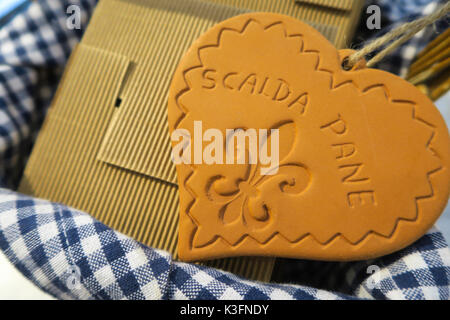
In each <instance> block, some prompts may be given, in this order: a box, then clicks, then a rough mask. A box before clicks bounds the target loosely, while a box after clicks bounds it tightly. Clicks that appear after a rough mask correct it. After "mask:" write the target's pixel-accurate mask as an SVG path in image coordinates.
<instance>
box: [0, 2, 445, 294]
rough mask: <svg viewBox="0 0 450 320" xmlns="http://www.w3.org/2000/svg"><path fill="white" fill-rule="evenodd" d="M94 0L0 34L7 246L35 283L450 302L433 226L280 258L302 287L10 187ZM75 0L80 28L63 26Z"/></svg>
mask: <svg viewBox="0 0 450 320" xmlns="http://www.w3.org/2000/svg"><path fill="white" fill-rule="evenodd" d="M149 1H150V0H149ZM172 1H173V0H172ZM180 1H181V0H180ZM387 2H388V1H387V0H385V1H380V2H379V3H380V4H383V3H384V5H386V3H387ZM390 2H391V3H394V1H390ZM411 2H413V1H408V3H411ZM416 2H417V6H416V7H414V9H415V11H421V8H423V7H427V4H426V3H425V1H416ZM95 3H96V1H94V0H84V1H82V0H80V1H56V0H47V1H45V0H42V1H36V2H34V3H32V4H31V5H29V6H28V7H27V8H26V9H25V11H24V12H22V13H21V14H19V15H17V16H16V17H15V18H14V19H13V20H11V21H10V22H9V23H8V24H7V25H5V26H3V27H2V28H1V30H0V181H1V184H2V186H3V187H4V189H0V250H2V251H3V252H4V253H5V254H6V256H7V257H8V258H9V259H10V261H11V262H12V263H13V264H14V265H15V266H16V267H17V268H18V269H19V270H20V271H21V272H22V273H23V274H24V275H25V276H26V277H27V278H28V279H30V280H31V281H33V282H34V283H35V284H36V285H37V286H38V287H40V288H41V289H42V290H44V291H46V292H48V293H50V294H51V295H53V296H55V297H57V298H61V299H363V298H368V299H449V297H450V284H449V282H450V250H449V249H448V246H447V244H446V242H445V240H444V239H443V236H442V234H441V233H440V232H438V231H437V230H435V229H433V230H430V231H429V232H428V234H426V235H425V236H424V237H422V238H421V239H420V240H418V241H417V242H416V243H414V244H413V245H411V246H410V247H408V248H406V249H404V250H402V251H400V252H397V253H395V254H391V255H389V256H385V257H383V258H380V259H376V260H373V261H360V262H354V263H330V262H328V263H327V262H314V261H300V260H282V262H283V263H280V264H279V265H278V266H277V268H276V270H275V273H276V274H278V275H280V274H282V275H283V276H281V277H278V279H279V281H280V279H282V281H283V282H291V283H292V282H296V283H298V284H296V285H294V284H275V283H259V282H254V281H248V280H245V279H243V278H240V277H238V276H235V275H232V274H230V273H227V272H223V271H220V270H216V269H213V268H208V267H203V266H198V265H194V264H187V263H181V262H176V261H173V260H172V258H171V256H170V255H169V254H168V253H167V252H164V251H161V250H155V249H153V248H149V247H146V246H144V245H142V244H140V243H138V242H137V241H135V240H133V239H131V238H129V237H127V236H124V235H122V234H120V233H119V232H116V231H114V230H112V229H110V228H108V227H107V226H105V225H104V224H102V223H100V222H98V221H96V220H95V219H93V218H92V217H91V216H90V215H89V214H88V213H84V212H80V211H78V210H74V209H72V208H69V207H67V206H64V205H61V204H57V203H52V202H49V201H46V200H39V199H35V198H31V197H28V196H25V195H22V194H19V193H16V192H14V191H11V190H14V188H16V186H17V183H18V180H19V179H20V174H21V172H22V170H23V166H24V163H25V160H26V158H27V156H28V155H29V152H30V150H31V146H32V142H33V141H34V138H35V136H36V134H37V132H38V128H39V125H40V124H41V122H42V120H43V118H44V116H45V111H46V108H48V106H49V103H50V101H51V97H52V95H53V93H54V91H55V88H56V85H57V82H58V79H59V77H60V76H61V74H62V70H63V67H64V64H65V62H66V61H67V58H68V56H69V54H70V52H71V49H72V48H73V46H74V44H75V43H77V42H78V41H79V39H80V37H81V34H82V30H84V27H85V26H86V23H87V21H88V20H89V16H90V14H91V12H92V10H93V8H94V6H95ZM71 4H77V5H78V6H79V7H80V8H81V11H82V28H81V30H69V29H68V28H67V27H66V19H67V13H66V8H67V7H68V6H69V5H71ZM428 5H430V4H428ZM396 15H398V14H396ZM406 15H409V13H408V12H407V13H406ZM400 18H401V17H400ZM395 19H399V17H395ZM428 40H429V39H428ZM426 41H427V40H426V39H422V40H421V41H419V42H420V43H421V45H423V43H426ZM408 50H409V49H408ZM400 52H401V51H400ZM408 57H409V56H408ZM408 57H406V58H408ZM407 60H408V59H406V60H402V61H407ZM6 188H9V189H10V190H8V189H6ZM0 276H1V275H0ZM288 277H289V278H288ZM275 278H276V277H275Z"/></svg>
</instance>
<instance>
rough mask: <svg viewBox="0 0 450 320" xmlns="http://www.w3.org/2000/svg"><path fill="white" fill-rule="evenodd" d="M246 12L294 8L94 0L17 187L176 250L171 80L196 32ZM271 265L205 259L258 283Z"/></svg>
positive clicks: (290, 4)
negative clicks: (169, 111) (169, 104)
mask: <svg viewBox="0 0 450 320" xmlns="http://www.w3.org/2000/svg"><path fill="white" fill-rule="evenodd" d="M244 3H245V4H246V5H244ZM281 4H283V5H281ZM227 5H228V6H227ZM238 6H240V8H239V7H238ZM250 9H257V10H266V11H277V12H282V13H287V14H295V13H296V12H297V13H299V12H300V10H299V9H298V4H297V3H295V1H293V0H292V1H291V0H272V1H265V0H261V1H232V0H229V1H219V0H217V1H209V2H203V1H198V0H182V1H181V0H180V1H177V0H107V1H106V0H103V1H100V2H99V4H98V6H97V8H96V10H95V12H94V15H93V17H92V18H91V22H90V24H89V27H88V29H87V30H86V32H85V34H84V37H83V40H82V41H81V43H80V44H79V45H78V46H77V47H76V49H75V50H74V52H73V53H72V55H71V58H70V60H69V62H68V65H67V67H66V70H65V73H64V76H63V78H62V80H61V83H60V85H59V88H58V91H57V93H56V95H55V97H54V100H53V102H52V106H51V108H50V109H49V112H48V115H47V117H46V120H45V122H44V124H43V126H42V129H41V132H40V134H39V137H38V139H37V141H36V144H35V147H34V149H33V152H32V155H31V157H30V160H29V162H28V164H27V167H26V170H25V173H24V176H23V179H22V181H21V185H20V188H19V191H21V192H24V193H27V194H31V195H34V196H37V197H41V198H46V199H50V200H52V201H57V202H62V203H64V204H67V205H70V206H72V207H75V208H77V209H80V210H83V211H86V212H89V213H91V214H92V215H93V216H94V217H95V218H97V219H99V220H100V221H102V222H104V223H106V224H107V225H109V226H111V227H113V228H115V229H117V230H119V231H121V232H123V233H125V234H127V235H129V236H131V237H134V238H135V239H137V240H139V241H141V242H143V243H145V244H147V245H150V246H153V247H156V248H160V249H164V250H168V251H169V252H171V253H172V254H174V255H175V254H176V245H177V233H178V230H177V223H178V214H179V212H178V210H179V209H178V205H179V202H178V192H177V185H176V171H175V168H174V165H173V164H172V162H171V161H170V140H169V134H168V125H167V93H168V89H169V85H170V80H171V78H172V74H173V72H174V70H175V68H176V66H177V63H178V61H179V60H180V58H181V57H182V55H183V54H184V52H185V51H186V50H187V49H188V48H189V46H190V45H191V44H192V42H193V41H194V40H195V39H196V38H197V37H198V36H200V35H201V34H202V33H203V32H205V31H206V30H207V29H208V28H210V27H211V26H213V25H214V24H216V23H218V22H220V21H222V20H224V19H227V18H229V17H231V16H234V15H237V14H241V13H244V12H246V11H248V10H250ZM301 12H303V11H301ZM299 14H300V13H299ZM319 23H320V22H319ZM318 28H319V30H320V29H321V28H320V25H319V27H318ZM322 30H327V29H326V24H323V27H322ZM273 264H274V259H271V258H258V257H251V258H247V257H243V258H238V259H236V258H233V259H222V260H215V261H213V262H209V263H208V265H212V266H215V267H219V268H223V269H226V270H229V271H232V272H235V273H237V274H241V275H243V276H245V277H248V278H253V279H259V280H265V281H267V280H269V279H270V275H271V271H272V268H273Z"/></svg>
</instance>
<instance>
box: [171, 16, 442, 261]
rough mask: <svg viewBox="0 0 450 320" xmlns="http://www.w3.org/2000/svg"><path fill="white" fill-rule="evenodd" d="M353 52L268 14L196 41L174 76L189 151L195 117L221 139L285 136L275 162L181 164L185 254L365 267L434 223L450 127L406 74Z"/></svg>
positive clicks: (174, 98) (175, 119) (223, 26)
mask: <svg viewBox="0 0 450 320" xmlns="http://www.w3.org/2000/svg"><path fill="white" fill-rule="evenodd" d="M348 54H350V51H349V50H344V51H341V52H339V51H338V50H336V49H335V48H334V47H333V46H332V45H331V44H330V43H329V42H328V41H327V40H326V39H325V38H324V37H322V36H321V35H320V33H318V32H317V31H316V30H314V29H313V28H311V27H309V26H307V25H306V24H304V23H302V22H300V21H298V20H296V19H293V18H291V17H288V16H284V15H278V14H272V13H251V14H245V15H241V16H237V17H234V18H231V19H229V20H226V21H224V22H222V23H220V24H218V25H216V26H215V27H213V28H212V29H210V30H209V31H208V32H206V33H205V34H204V35H203V36H202V37H200V38H199V39H198V40H197V41H196V42H195V43H194V44H193V45H192V47H191V48H190V49H189V51H188V52H187V53H186V55H185V56H184V58H183V59H182V61H181V62H180V65H179V67H178V69H177V71H176V73H175V75H174V78H173V82H172V86H171V90H170V94H169V127H170V131H171V132H173V131H174V130H175V129H187V130H188V132H190V133H191V138H192V143H194V142H193V139H194V137H193V135H194V121H202V129H203V132H204V131H205V130H207V129H209V128H216V129H219V130H220V131H221V132H222V133H223V135H224V136H225V135H226V132H225V131H226V129H237V128H244V129H248V128H254V129H256V130H258V129H271V128H277V129H279V141H280V147H279V167H278V168H277V170H278V171H277V173H276V174H274V175H262V174H261V170H260V169H261V168H262V167H263V165H262V164H261V163H256V164H250V163H246V164H211V165H210V164H205V163H203V164H179V165H177V174H178V183H179V188H180V225H179V242H178V252H179V256H180V258H181V259H183V260H186V261H191V260H201V259H210V258H218V257H229V256H247V255H264V256H282V257H294V258H306V259H320V260H357V259H367V258H372V257H377V256H381V255H385V254H388V253H391V252H393V251H396V250H399V249H401V248H404V247H405V246H407V245H409V244H411V243H412V242H414V241H415V240H417V239H418V238H419V237H420V236H421V235H423V234H424V233H425V232H426V231H427V230H428V229H429V228H430V227H431V226H432V225H433V223H434V222H435V221H436V219H437V218H438V217H439V215H440V213H441V212H442V210H443V209H444V207H445V205H446V203H447V200H448V196H449V169H448V167H449V153H450V152H449V148H450V146H449V134H448V129H447V128H446V126H445V123H444V121H443V119H442V117H441V115H440V114H439V112H438V110H437V109H436V108H435V107H434V105H433V104H432V102H431V101H430V100H429V99H428V98H427V97H426V96H424V95H423V94H422V93H421V92H419V91H418V90H417V89H416V88H415V87H414V86H413V85H411V84H409V83H408V82H406V81H404V80H402V79H401V78H399V77H397V76H395V75H392V74H390V73H387V72H384V71H379V70H374V69H368V68H365V65H364V63H359V64H358V65H357V66H356V67H355V68H353V70H349V71H345V70H343V68H342V67H341V66H342V60H343V59H344V58H345V56H348ZM271 143H272V142H271V136H269V138H268V141H266V144H267V145H270V144H271ZM176 144H177V143H176V142H174V146H175V145H176ZM207 145H208V143H205V142H204V143H203V148H205V147H206V146H207ZM226 147H227V146H226V145H225V142H224V143H223V148H224V150H225V149H226ZM192 148H194V146H193V145H192Z"/></svg>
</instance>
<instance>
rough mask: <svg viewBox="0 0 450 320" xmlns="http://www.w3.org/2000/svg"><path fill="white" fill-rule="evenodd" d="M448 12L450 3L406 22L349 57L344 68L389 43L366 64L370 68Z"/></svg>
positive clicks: (351, 65) (349, 66) (350, 66)
mask: <svg viewBox="0 0 450 320" xmlns="http://www.w3.org/2000/svg"><path fill="white" fill-rule="evenodd" d="M449 12H450V1H448V2H447V3H446V4H444V5H442V6H441V7H440V8H438V9H437V10H435V11H434V12H433V13H431V14H429V15H428V16H425V17H423V18H420V19H417V20H414V21H411V22H407V23H404V24H402V25H401V26H399V27H397V28H395V29H394V30H392V31H390V32H388V33H386V34H385V35H383V36H381V37H379V38H378V39H375V40H373V41H372V42H370V43H369V44H367V45H366V46H365V47H363V48H362V49H360V50H358V51H356V52H355V53H353V54H352V55H350V56H349V57H348V58H347V60H346V65H345V67H347V68H349V69H351V68H352V67H353V66H354V65H355V64H356V63H357V62H358V61H360V60H361V59H364V58H365V57H366V56H367V55H368V54H370V53H371V52H373V51H375V50H376V49H378V48H379V47H382V46H385V45H387V44H388V43H390V44H389V45H388V46H386V48H384V49H383V50H381V51H380V52H379V53H377V54H376V55H375V56H374V57H373V58H372V59H370V60H369V61H368V62H367V64H366V65H367V67H372V66H374V65H375V64H377V63H378V62H379V61H380V60H382V59H383V58H384V57H385V56H386V55H388V54H389V53H391V52H392V51H394V50H395V49H396V48H398V47H399V46H400V45H402V44H403V43H405V42H406V41H408V40H409V39H411V38H412V37H414V35H415V34H416V33H418V32H419V31H421V30H422V29H424V28H425V27H427V26H428V25H430V24H432V23H434V22H436V21H437V20H439V19H440V18H442V17H444V16H445V15H446V14H447V13H449Z"/></svg>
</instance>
